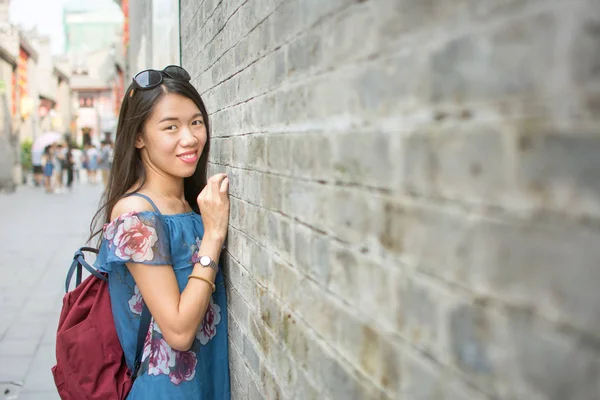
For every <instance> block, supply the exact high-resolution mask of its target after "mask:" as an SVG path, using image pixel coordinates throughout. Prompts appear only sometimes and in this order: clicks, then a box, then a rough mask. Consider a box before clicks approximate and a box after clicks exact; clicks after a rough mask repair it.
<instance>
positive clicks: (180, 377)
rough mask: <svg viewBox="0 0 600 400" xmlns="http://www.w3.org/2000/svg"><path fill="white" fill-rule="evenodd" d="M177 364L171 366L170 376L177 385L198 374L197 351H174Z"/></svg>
mask: <svg viewBox="0 0 600 400" xmlns="http://www.w3.org/2000/svg"><path fill="white" fill-rule="evenodd" d="M174 353H175V366H174V367H173V368H171V373H170V374H169V378H170V379H171V382H173V383H174V384H175V385H179V384H180V383H181V382H182V381H184V380H185V381H191V380H192V379H194V375H196V363H197V360H196V353H194V352H193V351H177V350H175V351H174Z"/></svg>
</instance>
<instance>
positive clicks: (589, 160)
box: [516, 124, 600, 215]
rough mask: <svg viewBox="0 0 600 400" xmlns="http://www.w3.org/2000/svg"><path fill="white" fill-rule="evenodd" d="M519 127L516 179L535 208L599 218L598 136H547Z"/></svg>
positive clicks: (532, 127) (530, 126) (539, 129)
mask: <svg viewBox="0 0 600 400" xmlns="http://www.w3.org/2000/svg"><path fill="white" fill-rule="evenodd" d="M543 129H544V127H542V126H539V127H538V126H536V125H535V124H523V125H522V129H520V132H519V133H520V134H521V136H520V138H519V142H518V145H519V147H518V159H519V160H518V163H517V168H516V176H517V179H518V182H519V186H520V189H521V191H522V193H524V195H525V196H527V197H528V198H529V199H530V201H531V202H532V203H534V204H535V205H536V206H538V207H546V208H554V209H557V210H571V212H579V213H586V214H594V215H600V178H598V175H597V174H596V171H597V170H598V168H599V167H600V161H599V160H598V157H597V154H598V150H600V135H597V134H595V133H593V132H590V133H587V134H586V133H582V134H577V133H576V132H569V133H565V134H560V133H547V134H544V132H543V131H542V130H543Z"/></svg>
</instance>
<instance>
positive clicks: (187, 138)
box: [181, 128, 198, 146]
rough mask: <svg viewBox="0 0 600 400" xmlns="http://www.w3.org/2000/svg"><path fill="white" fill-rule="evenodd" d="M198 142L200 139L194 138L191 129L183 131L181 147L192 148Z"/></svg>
mask: <svg viewBox="0 0 600 400" xmlns="http://www.w3.org/2000/svg"><path fill="white" fill-rule="evenodd" d="M197 142H198V138H197V137H196V136H194V134H193V133H192V131H191V129H189V128H184V129H182V130H181V145H182V146H192V145H195V144H196V143H197Z"/></svg>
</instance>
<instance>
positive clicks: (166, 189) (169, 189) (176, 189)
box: [144, 171, 185, 200]
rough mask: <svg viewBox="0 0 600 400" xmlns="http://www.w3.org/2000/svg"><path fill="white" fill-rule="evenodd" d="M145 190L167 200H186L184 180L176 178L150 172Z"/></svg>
mask: <svg viewBox="0 0 600 400" xmlns="http://www.w3.org/2000/svg"><path fill="white" fill-rule="evenodd" d="M148 172H149V173H147V176H146V182H145V183H144V189H146V190H148V191H150V192H152V193H155V194H157V195H159V196H162V197H163V198H165V199H177V200H185V195H184V191H183V178H174V177H168V176H164V175H162V174H157V173H155V172H154V171H148Z"/></svg>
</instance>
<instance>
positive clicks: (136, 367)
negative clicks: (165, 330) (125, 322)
mask: <svg viewBox="0 0 600 400" xmlns="http://www.w3.org/2000/svg"><path fill="white" fill-rule="evenodd" d="M151 320H152V314H150V310H149V309H148V306H147V305H146V303H144V307H143V308H142V316H141V318H140V328H139V329H138V334H137V343H136V346H135V361H134V363H133V371H132V374H131V376H132V378H133V379H135V378H137V376H138V373H139V372H140V366H141V365H142V350H143V349H144V341H145V339H146V335H147V334H148V329H150V321H151Z"/></svg>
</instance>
